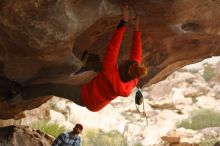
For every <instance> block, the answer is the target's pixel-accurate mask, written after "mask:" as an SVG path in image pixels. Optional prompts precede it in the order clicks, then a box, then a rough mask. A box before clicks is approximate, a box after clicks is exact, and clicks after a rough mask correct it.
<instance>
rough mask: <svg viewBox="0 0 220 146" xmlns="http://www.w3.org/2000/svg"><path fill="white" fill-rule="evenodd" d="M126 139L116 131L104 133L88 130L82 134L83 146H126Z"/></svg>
mask: <svg viewBox="0 0 220 146" xmlns="http://www.w3.org/2000/svg"><path fill="white" fill-rule="evenodd" d="M127 145H128V144H127V141H126V138H125V137H124V135H123V134H121V133H120V132H118V131H117V130H113V131H110V132H104V131H102V130H97V129H89V130H87V131H84V132H83V146H127Z"/></svg>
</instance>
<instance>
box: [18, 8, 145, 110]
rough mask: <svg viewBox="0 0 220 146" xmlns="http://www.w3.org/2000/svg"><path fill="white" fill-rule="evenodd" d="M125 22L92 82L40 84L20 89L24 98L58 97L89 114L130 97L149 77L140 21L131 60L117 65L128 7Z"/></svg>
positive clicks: (115, 33) (125, 12) (117, 30)
mask: <svg viewBox="0 0 220 146" xmlns="http://www.w3.org/2000/svg"><path fill="white" fill-rule="evenodd" d="M122 11H123V19H122V20H121V21H120V23H119V24H118V26H117V28H116V29H115V31H114V34H113V36H112V38H111V40H110V42H109V44H108V48H107V51H106V53H105V56H104V59H103V62H102V66H101V70H100V72H99V73H98V75H97V76H95V77H94V78H93V79H92V80H91V81H90V82H88V83H85V84H83V85H80V86H76V85H67V84H55V83H48V84H39V85H30V86H25V87H21V92H20V93H21V97H22V98H28V99H31V98H34V97H39V96H47V95H55V96H59V97H63V98H66V99H70V100H72V101H73V102H75V103H76V104H78V105H80V106H85V107H86V108H87V109H89V110H90V111H94V112H96V111H99V110H101V109H102V108H103V107H105V106H106V105H107V104H109V103H110V102H111V101H112V100H114V99H115V98H116V97H117V96H124V97H127V96H129V95H130V94H131V91H132V89H133V88H134V87H135V86H136V85H137V83H138V81H139V79H140V78H141V77H143V76H145V75H146V74H147V68H146V67H145V66H144V65H142V64H141V62H142V41H141V32H140V18H139V17H136V19H135V21H134V32H133V42H132V49H131V52H130V58H129V59H128V60H126V61H125V62H123V63H122V64H120V65H119V67H118V66H117V58H118V54H119V49H120V46H121V42H122V39H123V36H124V33H125V31H126V27H127V25H128V21H129V11H128V6H125V7H123V9H122Z"/></svg>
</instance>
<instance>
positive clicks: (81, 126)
mask: <svg viewBox="0 0 220 146" xmlns="http://www.w3.org/2000/svg"><path fill="white" fill-rule="evenodd" d="M75 127H79V128H80V130H83V125H82V124H76V125H75Z"/></svg>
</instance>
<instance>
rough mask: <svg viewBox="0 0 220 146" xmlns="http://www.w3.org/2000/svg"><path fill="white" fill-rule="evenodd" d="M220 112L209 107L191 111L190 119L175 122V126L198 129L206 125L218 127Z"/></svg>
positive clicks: (219, 125) (219, 124)
mask: <svg viewBox="0 0 220 146" xmlns="http://www.w3.org/2000/svg"><path fill="white" fill-rule="evenodd" d="M219 121H220V113H219V112H217V111H214V110H210V109H201V110H196V111H193V112H192V116H191V118H190V119H187V120H183V121H182V122H181V123H179V124H177V128H180V127H184V128H186V129H193V130H200V129H204V128H207V127H220V122H219Z"/></svg>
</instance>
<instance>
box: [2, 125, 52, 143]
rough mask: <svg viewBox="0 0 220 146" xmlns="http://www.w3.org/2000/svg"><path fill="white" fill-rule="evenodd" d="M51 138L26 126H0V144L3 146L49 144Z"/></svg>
mask: <svg viewBox="0 0 220 146" xmlns="http://www.w3.org/2000/svg"><path fill="white" fill-rule="evenodd" d="M53 140H54V139H53V138H52V137H51V136H48V135H46V134H44V133H42V132H40V131H36V130H33V129H31V128H28V127H24V126H22V127H15V126H9V127H2V128H0V145H3V146H31V145H32V146H50V145H51V143H52V142H53Z"/></svg>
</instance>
